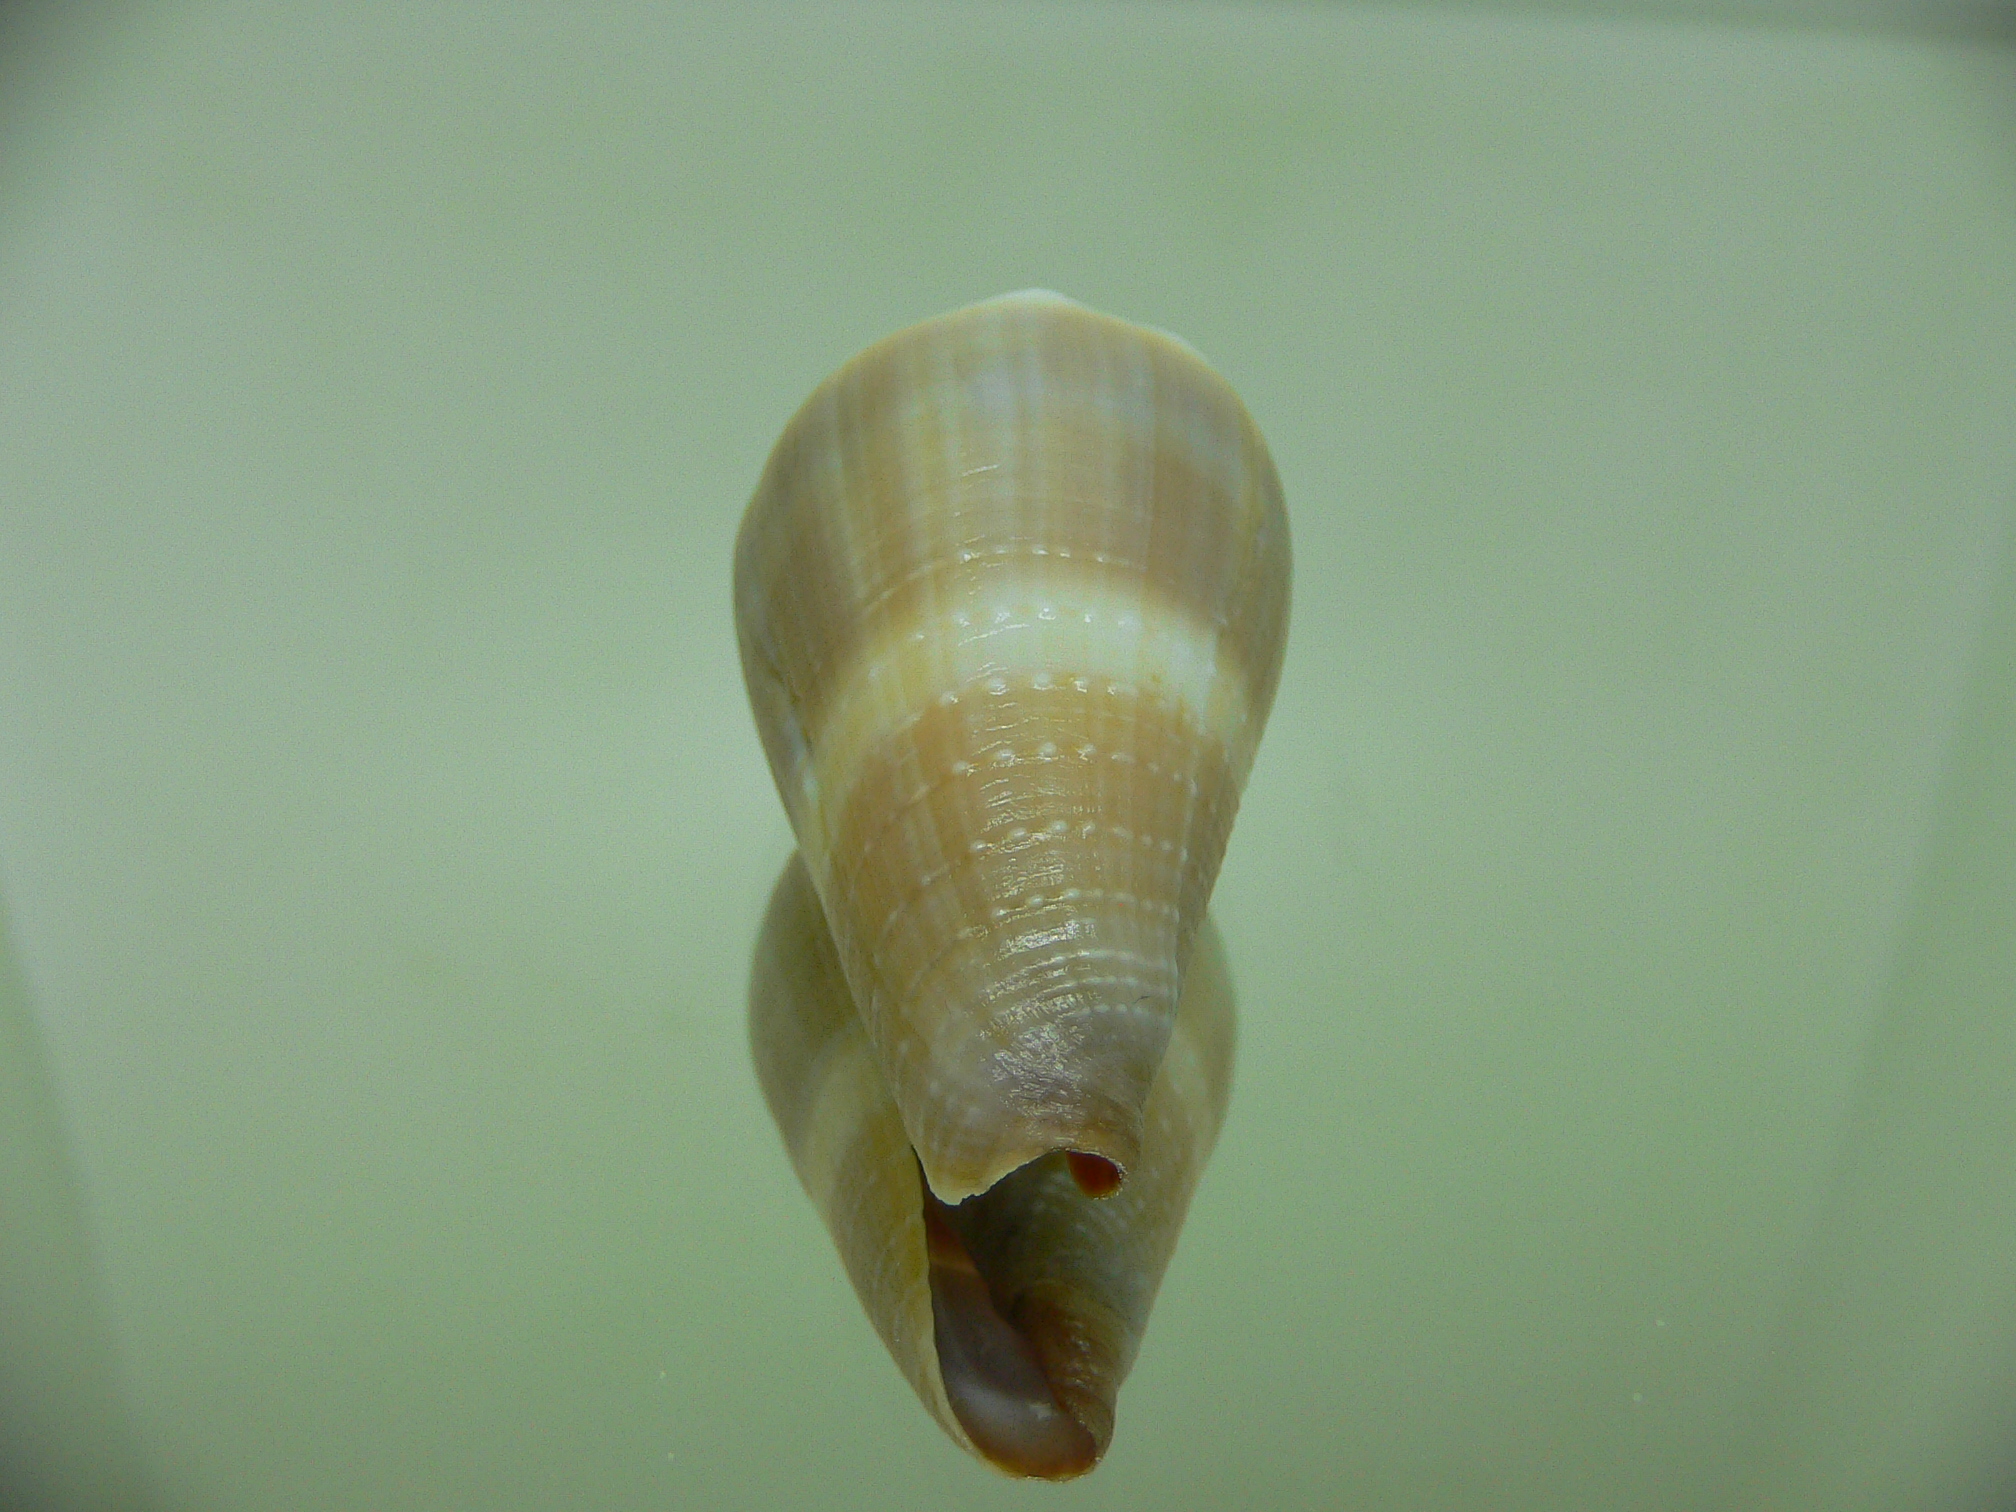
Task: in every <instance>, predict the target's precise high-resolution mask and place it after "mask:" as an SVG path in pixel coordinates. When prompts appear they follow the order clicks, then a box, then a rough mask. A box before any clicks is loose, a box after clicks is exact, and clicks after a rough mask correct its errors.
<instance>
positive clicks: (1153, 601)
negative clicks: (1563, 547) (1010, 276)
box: [735, 293, 1289, 1203]
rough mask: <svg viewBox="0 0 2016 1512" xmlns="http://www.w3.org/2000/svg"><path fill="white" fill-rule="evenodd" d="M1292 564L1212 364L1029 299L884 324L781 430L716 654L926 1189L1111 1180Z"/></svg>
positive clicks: (1283, 529) (1234, 797)
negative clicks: (725, 659)
mask: <svg viewBox="0 0 2016 1512" xmlns="http://www.w3.org/2000/svg"><path fill="white" fill-rule="evenodd" d="M1288 589H1289V547H1288V527H1287V518H1286V514H1285V512H1284V510H1283V507H1282V502H1281V492H1280V485H1279V482H1278V480H1277V478H1276V476H1275V472H1274V468H1273V464H1272V462H1271V461H1270V459H1269V457H1268V454H1267V450H1266V446H1265V444H1264V442H1263V441H1262V440H1261V438H1260V435H1259V432H1258V430H1257V428H1256V427H1255V426H1254V424H1253V422H1252V420H1251V418H1250V417H1249V416H1248V415H1247V413H1246V410H1245V408H1244V406H1243V405H1241V404H1240V402H1239V400H1238V398H1237V397H1236V396H1235V395H1234V394H1233V393H1232V391H1231V389H1230V388H1229V387H1228V386H1227V385H1226V384H1225V382H1224V380H1223V379H1221V378H1219V377H1218V375H1217V374H1216V373H1214V372H1213V371H1212V370H1211V369H1210V368H1209V367H1207V366H1206V365H1205V364H1204V363H1203V361H1202V360H1201V359H1200V358H1198V357H1197V356H1196V354H1195V353H1194V352H1192V351H1191V350H1190V349H1189V348H1188V347H1187V346H1185V345H1183V344H1182V343H1181V342H1179V341H1177V340H1175V339H1174V338H1171V337H1168V336H1164V335H1161V334H1159V333H1156V332H1152V331H1148V330H1144V329H1143V328H1140V327H1137V326H1132V325H1129V324H1127V323H1125V322H1123V321H1119V320H1116V319H1113V318H1111V317H1108V316H1104V315H1100V314H1097V313H1095V312H1093V311H1090V310H1087V309H1085V308H1084V307H1082V306H1080V305H1077V304H1075V303H1073V302H1071V301H1069V300H1065V299H1062V298H1060V297H1058V296H1055V295H1045V294H1041V293H1029V294H1022V295H1011V296H1007V297H1005V298H1002V299H998V300H992V301H989V302H987V303H985V304H981V305H976V306H973V307H971V308H969V309H966V310H962V311H958V312H956V313H954V314H952V315H948V316H943V317H940V318H939V319H937V320H933V321H927V322H925V323H924V324H922V325H920V326H915V327H912V328H910V329H909V330H906V331H902V332H899V333H897V334H896V335H895V336H892V337H890V338H888V339H887V340H885V341H883V342H880V343H878V344H877V345H875V346H873V347H871V348H869V349H868V350H867V351H866V352H864V353H862V354H861V355H860V356H858V357H856V358H855V359H854V360H853V361H852V362H850V363H848V364H847V365H846V366H845V367H843V368H842V369H841V370H840V371H839V372H838V373H836V374H835V375H834V376H833V377H832V378H830V379H828V380H827V381H826V382H825V383H824V384H822V385H821V386H820V387H819V389H818V390H817V391H815V392H814V394H813V395H812V397H811V398H810V399H809V400H808V401H807V402H806V403H805V405H804V407H803V408H802V409H800V411H799V412H798V414H797V415H796V416H795V417H794V418H793V420H792V421H791V423H790V424H789V426H788V427H787V428H786V430H785V432H784V435H783V437H782V438H781V439H780V440H779V441H778V443H777V446H776V448H775V450H774V451H773V453H772V454H771V457H770V460H769V464H768V466H767V467H766V469H765V471H764V474H763V477H762V480H761V483H760V484H759V486H758V488H757V490H756V494H755V497H754V498H753V499H752V501H751V503H750V505H749V509H748V513H747V515H746V516H745V517H744V520H743V524H742V529H741V533H740V536H739V538H738V540H737V543H736V555H735V609H736V623H737V631H738V639H739V641H740V647H741V655H742V663H743V670H744V674H745V677H746V679H747V682H748V685H749V693H750V698H751V702H752V704H753V706H754V709H755V712H756V718H757V724H758V727H759V729H760V731H761V734H762V739H763V744H764V749H765V752H766V754H767V755H768V757H769V761H770V766H771V770H772V773H773V775H774V776H775V778H776V781H777V786H778V790H779V792H780V794H781V795H782V797H783V799H784V803H785V807H786V809H787V811H788V812H789V814H790V818H791V822H792V826H793V828H794V830H795V831H796V833H797V836H798V841H799V847H800V850H801V853H802V854H803V856H804V858H805V863H806V866H807V869H808V873H809V877H810V880H811V884H812V885H813V886H814V887H815V888H816V890H817V893H818V896H819V899H820V901H821V903H822V905H823V910H824V916H825V918H826V921H827V922H828V924H829V925H830V927H831V930H832V935H833V940H834V945H835V948H836V950H837V959H838V962H839V965H840V967H841V969H842V970H843V971H844V974H845V977H846V980H847V983H848V984H849V986H850V988H851V992H852V997H853V1000H854V1002H855V1004H856V1006H857V1009H858V1012H859V1014H860V1017H861V1019H862V1022H863V1025H864V1028H865V1033H866V1036H867V1041H868V1043H869V1044H871V1045H872V1047H873V1052H874V1059H875V1061H876V1064H877V1066H878V1068H879V1070H880V1073H881V1075H882V1077H883V1079H884V1081H885V1082H886V1084H887V1087H888V1090H889V1092H890V1094H891V1096H892V1098H893V1100H894V1104H895V1106H896V1108H897V1109H898V1110H899V1112H900V1116H901V1120H902V1125H903V1129H904V1132H905V1135H906V1137H907V1139H908V1142H909V1144H910V1145H911V1146H912V1147H913V1148H914V1150H915V1151H916V1155H917V1159H918V1160H919V1162H920V1163H921V1165H922V1168H923V1170H924V1173H925V1177H926V1179H927V1181H928V1182H929V1185H930V1187H931V1189H932V1190H933V1191H934V1192H935V1193H936V1195H937V1196H938V1197H939V1198H941V1199H943V1200H944V1201H945V1202H948V1203H954V1202H958V1201H960V1200H962V1199H964V1198H966V1197H968V1196H970V1195H972V1194H974V1193H977V1192H983V1191H986V1190H987V1189H988V1188H990V1187H992V1186H993V1185H994V1184H995V1183H996V1182H997V1181H999V1180H1000V1179H1001V1178H1002V1177H1003V1176H1005V1175H1006V1174H1007V1173H1009V1172H1010V1171H1013V1170H1015V1169H1017V1168H1018V1167H1021V1166H1024V1165H1026V1164H1027V1163H1028V1162H1030V1161H1032V1160H1036V1159H1038V1158H1039V1157H1042V1156H1044V1155H1046V1154H1048V1153H1050V1152H1053V1151H1059V1150H1070V1151H1078V1152H1082V1153H1083V1154H1085V1155H1089V1156H1096V1157H1099V1158H1101V1159H1103V1160H1106V1161H1110V1162H1111V1163H1112V1164H1113V1166H1116V1167H1118V1168H1119V1170H1120V1172H1122V1173H1124V1174H1125V1176H1126V1177H1127V1178H1128V1179H1131V1178H1132V1173H1133V1171H1134V1168H1135V1166H1136V1164H1137V1163H1138V1160H1139V1158H1140V1152H1141V1141H1142V1137H1143V1116H1144V1108H1145V1105H1146V1103H1147V1100H1148V1097H1149V1092H1150V1088H1151V1086H1152V1084H1153V1082H1154V1078H1155V1075H1156V1072H1157V1069H1158V1067H1159V1066H1160V1065H1161V1063H1162V1059H1163V1055H1164V1052H1165V1049H1166V1047H1167V1045H1168V1042H1169V1034H1170V1026H1171V1023H1172V1019H1173V1016H1174V1014H1175V1011H1176V1005H1177V1002H1178V999H1179V996H1180V994H1181V990H1182V982H1183V973H1184V969H1185V965H1186V962H1187V960H1188V957H1189V953H1190V948H1191V943H1192V940H1193V938H1194V936H1195V934H1196V931H1197V930H1198V928H1199V927H1200V926H1201V924H1202V922H1203V919H1204V913H1205V907H1206V904H1207V902H1208V900H1209V897H1210V892H1211V887H1212V883H1213V881H1214V880H1215V878H1216V875H1217V870H1218V865H1219V861H1220V858H1221V856H1222V855H1223V852H1224V848H1225V842H1226V838H1227V835H1228V834H1229V831H1230V827H1231V823H1232V818H1233V814H1234V812H1235V810H1236V808H1237V806H1238V799H1239V793H1240V790H1241V788H1242V786H1243V784H1244V782H1245V778H1246V774H1247V771H1248V769H1249V768H1250V766H1251V764H1252V760H1253V755H1254V749H1255V746H1256V744H1257V742H1258V740H1259V736H1260V731H1261V728H1262V726H1263V724H1264V723H1265V720H1266V716H1267V711H1268V709H1269V706H1270V705H1271V703H1272V700H1273V695H1274V688H1275V684H1276V681H1277V680H1278V677H1279V672H1280V666H1281V657H1282V648H1283V641H1284V638H1285V632H1286V623H1287V609H1288Z"/></svg>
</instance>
